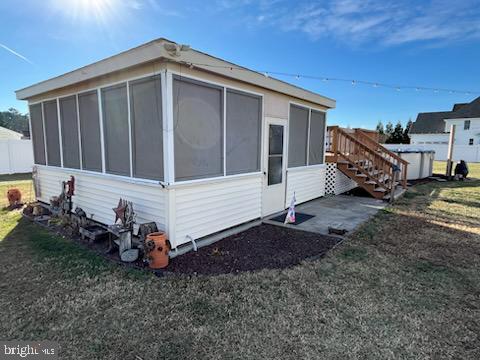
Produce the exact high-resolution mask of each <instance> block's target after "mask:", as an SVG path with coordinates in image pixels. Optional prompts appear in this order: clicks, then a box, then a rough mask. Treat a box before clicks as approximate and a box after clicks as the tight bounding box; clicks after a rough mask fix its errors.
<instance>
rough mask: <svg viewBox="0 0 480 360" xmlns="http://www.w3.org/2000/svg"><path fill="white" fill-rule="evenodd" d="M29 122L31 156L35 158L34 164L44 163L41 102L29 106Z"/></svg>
mask: <svg viewBox="0 0 480 360" xmlns="http://www.w3.org/2000/svg"><path fill="white" fill-rule="evenodd" d="M30 124H31V128H32V141H33V156H34V158H35V164H39V165H45V164H46V162H45V142H44V140H45V139H44V137H43V119H42V104H36V105H32V106H30Z"/></svg>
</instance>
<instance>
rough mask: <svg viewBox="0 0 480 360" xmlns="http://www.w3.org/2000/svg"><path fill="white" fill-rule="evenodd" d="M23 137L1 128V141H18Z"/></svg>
mask: <svg viewBox="0 0 480 360" xmlns="http://www.w3.org/2000/svg"><path fill="white" fill-rule="evenodd" d="M22 137H23V135H22V134H20V133H18V132H16V131H13V130H10V129H7V128H4V127H2V126H0V139H17V140H20V139H21V138H22Z"/></svg>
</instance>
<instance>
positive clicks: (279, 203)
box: [262, 117, 287, 216]
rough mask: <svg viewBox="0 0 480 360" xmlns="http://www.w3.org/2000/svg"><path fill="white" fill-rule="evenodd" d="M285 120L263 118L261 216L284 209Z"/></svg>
mask: <svg viewBox="0 0 480 360" xmlns="http://www.w3.org/2000/svg"><path fill="white" fill-rule="evenodd" d="M286 125H287V120H284V119H276V118H268V117H267V118H265V131H264V132H263V133H264V136H265V139H264V144H265V147H264V162H263V164H264V165H263V166H264V169H263V174H264V179H263V194H262V216H266V215H270V214H273V213H275V212H278V211H282V210H284V209H285V206H284V205H285V185H286V164H285V148H286V146H285V144H286Z"/></svg>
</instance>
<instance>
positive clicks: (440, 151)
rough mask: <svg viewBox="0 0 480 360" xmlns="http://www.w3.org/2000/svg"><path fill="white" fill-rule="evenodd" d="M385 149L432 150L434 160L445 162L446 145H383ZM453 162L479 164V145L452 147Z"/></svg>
mask: <svg viewBox="0 0 480 360" xmlns="http://www.w3.org/2000/svg"><path fill="white" fill-rule="evenodd" d="M383 145H384V146H385V147H386V148H387V149H389V150H392V151H395V149H402V150H404V149H408V150H433V151H435V160H440V161H446V160H447V153H448V144H413V145H411V144H383ZM453 160H454V161H459V160H465V161H466V162H480V145H454V147H453Z"/></svg>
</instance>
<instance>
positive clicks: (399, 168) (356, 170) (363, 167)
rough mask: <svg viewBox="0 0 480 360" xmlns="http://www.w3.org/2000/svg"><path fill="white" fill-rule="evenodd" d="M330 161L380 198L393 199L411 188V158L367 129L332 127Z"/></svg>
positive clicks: (329, 133) (329, 145)
mask: <svg viewBox="0 0 480 360" xmlns="http://www.w3.org/2000/svg"><path fill="white" fill-rule="evenodd" d="M328 139H329V141H328V144H327V162H336V163H337V168H338V169H339V170H340V171H341V172H342V173H343V174H345V175H346V176H348V177H349V178H350V179H352V180H354V181H355V182H356V183H357V184H358V185H359V186H360V187H362V188H363V189H365V190H366V191H367V192H368V193H369V194H370V195H372V196H373V197H374V198H376V199H383V200H387V201H393V200H395V199H396V198H398V197H399V196H401V195H402V194H403V193H404V192H405V191H406V188H407V166H408V162H407V161H405V160H403V159H402V158H401V157H399V156H398V155H397V154H395V153H393V152H391V151H390V150H388V149H387V148H385V147H384V146H382V145H381V144H379V143H378V142H377V141H376V140H375V139H374V138H373V137H372V136H371V135H370V134H369V133H368V132H367V131H364V130H361V129H355V130H354V131H352V130H347V129H342V128H340V127H338V126H329V127H328Z"/></svg>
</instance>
